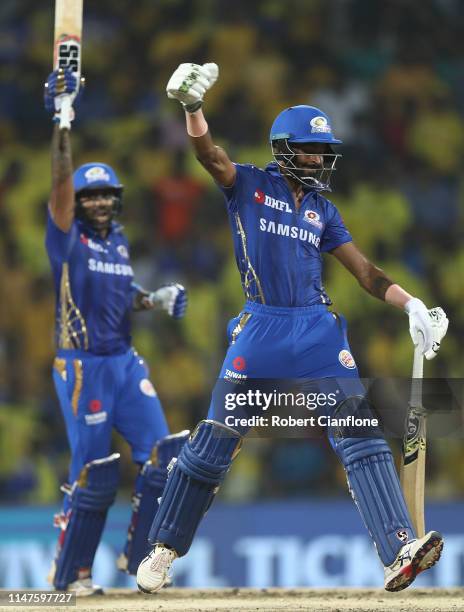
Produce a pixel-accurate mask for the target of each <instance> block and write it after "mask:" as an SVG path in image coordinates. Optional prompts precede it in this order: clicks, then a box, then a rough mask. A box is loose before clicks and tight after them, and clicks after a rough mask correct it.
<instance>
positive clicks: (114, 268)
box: [89, 258, 134, 276]
mask: <svg viewBox="0 0 464 612" xmlns="http://www.w3.org/2000/svg"><path fill="white" fill-rule="evenodd" d="M89 270H90V271H91V272H100V273H102V274H115V275H116V276H134V271H133V270H132V268H131V266H129V265H126V264H118V263H113V262H111V261H99V260H97V259H93V258H90V259H89Z"/></svg>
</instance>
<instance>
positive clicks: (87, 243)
mask: <svg viewBox="0 0 464 612" xmlns="http://www.w3.org/2000/svg"><path fill="white" fill-rule="evenodd" d="M80 240H81V242H82V244H85V246H86V247H89V249H92V251H97V252H98V253H108V250H107V249H105V248H104V247H102V245H101V244H98V242H95V241H94V240H92V238H89V237H88V236H86V235H85V234H81V235H80Z"/></svg>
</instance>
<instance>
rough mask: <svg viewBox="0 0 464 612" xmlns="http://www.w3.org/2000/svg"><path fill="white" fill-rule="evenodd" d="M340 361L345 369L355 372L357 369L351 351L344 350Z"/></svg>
mask: <svg viewBox="0 0 464 612" xmlns="http://www.w3.org/2000/svg"><path fill="white" fill-rule="evenodd" d="M338 361H339V362H340V363H341V364H342V366H343V367H345V368H348V370H354V369H355V367H356V362H355V360H354V359H353V355H352V354H351V353H350V351H347V350H346V349H343V351H340V352H339V354H338Z"/></svg>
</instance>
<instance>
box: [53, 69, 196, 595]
mask: <svg viewBox="0 0 464 612" xmlns="http://www.w3.org/2000/svg"><path fill="white" fill-rule="evenodd" d="M79 86H80V83H79V82H78V80H77V79H76V77H75V76H74V75H73V74H72V72H71V71H69V70H68V69H66V70H63V69H59V70H55V71H54V72H52V74H51V75H50V76H49V77H48V80H47V82H46V84H45V106H46V108H47V110H49V111H51V112H52V113H53V118H54V122H55V125H54V129H53V140H52V191H51V197H50V204H49V208H48V220H47V231H46V248H47V252H48V256H49V259H50V264H51V268H52V272H53V278H54V281H55V295H56V337H57V348H58V352H57V356H56V359H55V361H54V365H53V380H54V383H55V388H56V392H57V395H58V398H59V401H60V405H61V410H62V412H63V417H64V420H65V424H66V430H67V436H68V441H69V445H70V448H71V465H70V470H69V481H68V484H66V485H64V487H63V488H62V490H63V491H64V493H65V498H64V505H63V512H62V513H61V514H60V515H58V516H57V517H55V524H56V526H57V527H59V528H60V529H61V533H60V537H59V542H58V548H57V552H56V558H55V561H54V563H53V567H52V571H51V574H50V576H49V579H50V581H51V582H52V583H53V585H54V586H55V588H56V589H58V590H74V591H76V593H77V595H80V596H82V595H84V596H85V595H92V594H95V593H99V592H101V588H100V587H97V586H96V585H94V584H93V583H92V577H91V570H92V564H93V560H94V557H95V553H96V550H97V547H98V543H99V541H100V538H101V535H102V531H103V528H104V524H105V520H106V515H107V512H108V509H109V507H110V506H111V504H112V503H113V501H114V498H115V496H116V490H117V486H118V468H119V466H118V464H119V455H118V454H113V455H111V454H110V444H111V432H112V429H113V428H115V429H116V430H117V431H118V432H119V433H120V434H121V435H122V436H123V438H124V439H125V440H126V441H127V442H128V443H129V445H130V447H131V450H132V458H133V460H134V462H135V463H137V464H138V465H139V466H140V472H139V475H138V477H137V480H136V483H135V493H134V498H133V502H134V506H133V515H132V520H131V523H130V526H129V530H128V537H127V542H126V545H125V548H124V552H123V554H122V555H121V558H120V562H119V566H120V569H125V570H126V571H128V572H129V573H133V574H135V572H136V570H137V567H138V565H139V563H140V561H141V559H143V557H144V556H145V555H146V554H147V553H148V551H149V550H150V547H149V546H148V544H147V536H148V531H149V528H150V525H151V523H152V520H153V517H154V513H155V511H156V501H155V500H156V499H158V497H159V496H160V495H161V493H162V490H163V487H164V484H165V480H166V475H167V472H166V468H167V465H168V464H169V462H170V460H171V459H172V457H173V456H176V455H177V454H178V452H179V450H180V448H181V446H182V444H183V443H184V442H185V440H186V438H187V434H188V432H182V433H181V434H176V435H169V431H168V426H167V423H166V420H165V418H164V414H163V410H162V407H161V404H160V401H159V399H158V397H157V394H156V391H155V389H154V387H153V385H152V383H151V382H150V379H149V373H148V368H147V365H146V364H145V361H144V360H143V359H142V358H141V357H140V356H139V355H138V354H137V352H136V351H135V350H134V349H133V348H132V347H131V336H130V316H131V311H133V310H136V311H140V310H152V309H161V310H165V311H166V312H167V313H168V314H169V315H170V316H173V317H174V318H179V317H183V316H184V314H185V310H186V307H187V296H186V292H185V289H184V288H183V287H182V286H181V285H179V284H173V285H168V286H165V287H161V288H160V289H158V290H157V291H154V292H149V291H146V290H144V289H143V288H142V287H140V286H139V285H136V284H135V283H134V278H133V276H134V275H133V271H132V267H131V265H130V255H129V245H128V242H127V239H126V237H125V236H124V234H123V231H122V227H121V226H120V225H119V224H118V223H116V221H115V218H116V217H117V216H118V215H119V214H120V212H121V207H122V193H123V185H121V183H120V181H119V179H118V177H117V175H116V173H115V171H114V170H113V169H112V168H111V167H110V166H108V165H107V164H104V163H100V162H92V163H87V164H84V165H83V166H80V167H79V168H78V169H77V170H76V171H75V172H74V174H73V167H72V159H71V143H70V131H69V129H68V128H64V129H60V110H61V101H62V97H63V96H70V97H71V99H72V101H73V102H74V106H76V95H77V93H78V89H79ZM73 114H74V113H72V115H73ZM152 449H154V451H155V452H154V453H153V455H152ZM154 501H155V503H154Z"/></svg>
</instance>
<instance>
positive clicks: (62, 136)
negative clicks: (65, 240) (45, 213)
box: [44, 69, 80, 232]
mask: <svg viewBox="0 0 464 612" xmlns="http://www.w3.org/2000/svg"><path fill="white" fill-rule="evenodd" d="M79 85H80V83H78V82H77V79H76V78H75V77H74V75H73V74H72V73H71V72H70V71H69V70H61V69H60V70H55V71H53V72H52V73H51V74H50V75H49V77H48V79H47V82H46V83H45V93H44V100H45V108H46V109H47V110H48V111H50V112H52V113H53V121H54V127H53V136H52V150H51V156H52V190H51V195H50V214H51V216H52V219H53V221H54V222H55V223H56V225H57V226H58V227H59V228H60V229H61V230H62V231H63V232H68V231H69V230H70V229H71V225H72V223H73V220H74V204H75V203H74V187H73V164H72V155H71V138H70V130H69V129H67V128H65V129H61V130H60V127H59V119H60V109H61V100H62V96H63V95H71V97H72V100H73V101H74V99H75V96H76V94H77V91H78V89H79Z"/></svg>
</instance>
